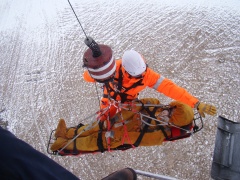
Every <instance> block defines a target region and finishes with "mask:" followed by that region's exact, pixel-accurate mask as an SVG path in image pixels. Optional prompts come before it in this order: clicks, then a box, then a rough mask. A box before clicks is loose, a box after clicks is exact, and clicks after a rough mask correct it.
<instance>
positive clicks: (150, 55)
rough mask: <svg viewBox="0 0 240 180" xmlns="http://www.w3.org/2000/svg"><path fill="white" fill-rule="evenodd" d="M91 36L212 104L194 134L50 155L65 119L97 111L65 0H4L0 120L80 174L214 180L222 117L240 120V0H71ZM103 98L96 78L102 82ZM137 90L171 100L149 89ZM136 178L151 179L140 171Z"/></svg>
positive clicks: (0, 9)
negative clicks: (139, 58)
mask: <svg viewBox="0 0 240 180" xmlns="http://www.w3.org/2000/svg"><path fill="white" fill-rule="evenodd" d="M71 3H72V5H73V7H74V9H75V11H76V13H77V15H78V17H79V19H80V21H81V22H82V25H83V27H84V29H85V31H86V33H87V35H89V36H91V37H93V38H94V39H95V41H96V42H98V43H99V44H107V45H109V46H111V47H112V49H113V51H114V56H115V58H120V57H121V56H122V54H123V52H124V50H127V49H135V50H137V51H139V52H140V53H142V54H143V55H144V56H145V59H146V60H147V63H148V65H149V66H150V67H151V68H153V69H154V70H155V71H157V72H159V73H160V74H162V75H163V76H165V77H168V78H169V79H172V80H173V81H174V82H175V83H177V84H178V85H180V86H182V87H184V88H186V89H187V90H188V91H189V92H190V93H191V94H193V95H195V96H196V97H198V98H199V99H200V100H202V101H204V102H208V103H212V104H214V105H216V107H217V108H218V112H217V116H215V117H211V116H207V117H206V118H205V119H204V129H203V130H202V131H201V132H199V133H197V134H195V135H194V136H192V137H190V138H188V139H184V140H180V141H177V142H173V143H164V145H163V146H154V147H140V148H136V149H133V150H128V151H125V152H113V153H108V152H106V153H104V154H100V153H99V154H95V155H83V156H78V157H56V156H50V155H48V154H47V151H46V149H47V148H46V147H47V143H48V138H49V135H50V133H51V131H52V130H53V129H55V128H56V126H57V123H58V120H59V118H64V119H65V120H66V122H67V125H68V126H75V125H77V124H78V123H80V122H82V123H85V124H86V123H88V121H85V122H83V121H82V119H84V117H86V116H88V115H90V114H91V113H93V112H95V111H97V110H98V96H97V93H96V89H95V86H94V84H90V83H86V82H84V80H83V78H82V73H83V71H84V69H83V68H82V64H83V63H82V56H83V53H84V51H85V50H86V49H87V47H86V45H85V44H84V42H83V41H84V39H85V36H84V34H83V32H82V31H81V29H80V26H79V24H78V22H77V20H76V18H75V16H74V14H73V12H72V10H71V8H70V6H69V4H68V1H67V0H51V1H49V0H39V1H31V0H17V1H16V0H15V1H14V0H1V2H0V55H1V56H0V119H1V120H2V121H8V124H9V125H8V129H9V130H10V131H11V132H13V133H14V134H15V135H16V136H17V137H19V138H20V139H22V140H24V141H26V142H27V143H29V144H30V145H32V146H33V147H34V148H36V149H37V150H39V151H40V152H42V153H44V154H46V155H47V156H49V157H51V158H52V159H53V160H55V161H56V162H58V163H59V164H61V165H62V166H63V167H65V168H66V169H68V170H69V171H71V172H73V173H74V174H75V175H77V176H78V177H79V178H81V179H83V180H90V179H101V178H102V177H105V176H106V175H108V174H109V173H111V172H113V171H116V170H119V169H121V168H125V167H131V168H133V169H138V170H142V171H148V172H151V173H157V174H162V175H166V176H171V177H175V178H177V179H182V180H193V179H195V180H203V179H204V180H207V179H211V176H210V171H211V163H212V156H213V150H214V145H215V134H216V127H217V117H218V116H219V115H222V116H224V117H226V118H228V119H230V120H233V121H240V110H239V107H240V93H239V92H240V1H239V0H226V1H224V0H222V1H220V0H211V1H209V0H205V1H194V0H191V1H187V0H185V1H183V0H179V1H177V2H176V1H174V0H165V1H163V0H162V1H161V0H148V1H146V0H132V1H127V0H118V1H116V0H91V1H90V0H71ZM97 87H98V91H99V95H101V92H100V91H101V89H100V85H97ZM140 97H156V98H158V99H160V100H161V102H162V103H169V102H170V101H171V99H169V98H167V97H164V96H163V95H161V94H159V93H157V92H155V91H154V90H152V89H146V90H144V92H142V93H141V94H140ZM139 179H150V178H145V177H141V176H139Z"/></svg>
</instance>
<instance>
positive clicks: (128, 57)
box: [122, 50, 147, 76]
mask: <svg viewBox="0 0 240 180" xmlns="http://www.w3.org/2000/svg"><path fill="white" fill-rule="evenodd" d="M122 65H123V67H124V69H125V70H126V71H127V72H128V73H129V74H130V75H131V76H139V75H141V74H142V73H143V72H144V71H145V70H146V67H147V66H146V63H145V61H144V60H143V58H142V56H141V54H139V53H138V52H136V51H134V50H128V51H125V52H124V54H123V57H122Z"/></svg>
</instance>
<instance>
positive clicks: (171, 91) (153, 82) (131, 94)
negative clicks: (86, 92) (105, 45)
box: [83, 60, 198, 107]
mask: <svg viewBox="0 0 240 180" xmlns="http://www.w3.org/2000/svg"><path fill="white" fill-rule="evenodd" d="M121 63H122V61H121V60H116V65H117V68H116V74H115V78H114V82H111V83H109V85H110V87H111V88H112V89H114V90H115V91H118V90H117V85H118V79H119V74H120V73H119V71H120V70H122V74H123V78H122V88H121V90H120V92H121V93H124V94H126V96H127V100H133V99H136V98H137V96H138V93H139V92H141V91H142V90H143V89H145V88H146V87H150V88H153V89H155V90H157V91H158V92H160V93H163V94H164V95H166V96H168V97H170V98H172V99H174V100H177V101H181V102H183V103H186V104H188V105H189V106H191V107H194V105H195V104H196V103H197V102H198V99H197V98H195V97H194V96H192V95H191V94H189V93H188V92H187V91H186V90H185V89H184V88H182V87H179V86H177V85H176V84H174V83H173V82H172V81H171V80H169V79H167V78H164V77H163V76H161V75H160V74H158V73H156V72H155V71H153V70H152V69H151V68H147V69H146V72H145V74H144V76H143V78H140V79H142V80H141V84H140V85H138V86H137V87H134V88H131V89H129V90H127V91H125V90H126V89H127V88H129V87H131V86H132V85H133V84H135V83H137V82H138V81H139V80H140V79H139V78H133V77H130V76H129V74H128V73H127V72H125V70H124V69H123V68H121V67H122V66H121ZM83 77H84V79H85V81H87V82H95V80H94V79H93V78H92V77H91V76H90V75H89V73H88V71H85V72H84V74H83ZM107 94H108V92H107V89H106V87H104V95H107ZM113 94H114V92H110V96H111V97H113ZM115 100H118V101H120V100H121V97H120V96H119V95H117V96H116V97H115ZM103 101H106V102H107V98H106V99H104V98H103Z"/></svg>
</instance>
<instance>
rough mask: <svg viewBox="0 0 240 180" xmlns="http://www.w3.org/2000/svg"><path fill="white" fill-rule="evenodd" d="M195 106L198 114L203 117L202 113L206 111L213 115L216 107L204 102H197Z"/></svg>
mask: <svg viewBox="0 0 240 180" xmlns="http://www.w3.org/2000/svg"><path fill="white" fill-rule="evenodd" d="M195 108H197V110H198V112H199V114H200V115H201V116H202V117H205V114H204V113H207V114H209V115H211V116H214V115H215V114H216V112H217V108H216V107H215V106H213V105H211V104H206V103H202V102H198V103H197V104H196V105H195Z"/></svg>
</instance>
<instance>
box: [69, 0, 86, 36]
mask: <svg viewBox="0 0 240 180" xmlns="http://www.w3.org/2000/svg"><path fill="white" fill-rule="evenodd" d="M68 3H69V5H70V6H71V8H72V11H73V13H74V15H75V16H76V18H77V20H78V23H79V25H80V27H81V28H82V31H83V33H84V35H85V36H86V38H87V39H88V36H87V34H86V33H85V31H84V29H83V27H82V24H81V22H80V21H79V19H78V17H77V14H76V13H75V11H74V9H73V7H72V4H71V3H70V1H69V0H68Z"/></svg>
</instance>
